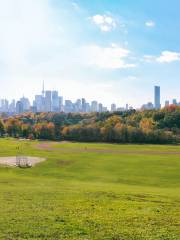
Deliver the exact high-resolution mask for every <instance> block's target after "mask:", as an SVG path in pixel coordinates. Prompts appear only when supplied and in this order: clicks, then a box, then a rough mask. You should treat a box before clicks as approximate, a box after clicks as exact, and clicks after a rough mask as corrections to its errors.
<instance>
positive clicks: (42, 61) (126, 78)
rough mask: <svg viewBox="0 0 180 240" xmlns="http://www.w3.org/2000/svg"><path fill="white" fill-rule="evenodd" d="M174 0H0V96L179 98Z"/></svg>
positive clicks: (179, 38) (120, 100)
mask: <svg viewBox="0 0 180 240" xmlns="http://www.w3.org/2000/svg"><path fill="white" fill-rule="evenodd" d="M179 9H180V1H179V0H171V1H169V0H156V1H155V0H151V1H146V0H138V1H134V0H111V1H110V0H91V1H89V0H72V1H71V0H26V1H24V0H6V1H4V0H0V36H1V37H0V84H1V88H0V98H4V97H7V98H9V99H12V98H16V99H17V98H19V97H21V96H22V94H24V95H26V96H28V97H29V98H31V99H32V98H33V95H34V94H36V93H39V92H40V91H41V86H42V81H43V80H45V86H46V88H47V89H58V90H59V91H60V93H61V95H63V96H64V97H65V98H66V99H72V100H75V99H76V98H80V97H85V98H87V100H89V101H92V100H94V99H97V100H98V101H99V102H102V103H104V104H105V105H110V104H111V103H112V102H114V103H116V104H117V105H118V106H124V105H125V104H126V103H129V104H130V105H133V106H134V107H138V106H140V105H141V104H143V103H146V102H148V101H153V87H154V85H160V86H161V89H162V103H163V102H164V101H165V99H170V100H171V99H172V98H177V99H178V100H180V98H179V93H180V91H179V89H180V80H179V79H180V44H179V43H180V33H179V29H180V16H179Z"/></svg>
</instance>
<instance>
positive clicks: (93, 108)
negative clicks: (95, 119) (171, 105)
mask: <svg viewBox="0 0 180 240" xmlns="http://www.w3.org/2000/svg"><path fill="white" fill-rule="evenodd" d="M91 111H92V112H97V111H98V102H97V101H92V102H91Z"/></svg>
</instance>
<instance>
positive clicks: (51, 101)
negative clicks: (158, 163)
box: [0, 84, 180, 115]
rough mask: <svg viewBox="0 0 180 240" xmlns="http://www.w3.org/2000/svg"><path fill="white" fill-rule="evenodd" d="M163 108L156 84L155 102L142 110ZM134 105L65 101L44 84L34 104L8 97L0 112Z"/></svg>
mask: <svg viewBox="0 0 180 240" xmlns="http://www.w3.org/2000/svg"><path fill="white" fill-rule="evenodd" d="M170 104H171V103H170V102H169V101H166V102H165V106H169V105H170ZM172 104H174V105H179V106H180V103H178V102H177V100H176V99H174V100H173V101H172ZM160 108H161V92H160V87H159V86H155V88H154V104H153V103H152V102H149V103H147V104H144V105H143V106H142V107H141V109H142V110H150V109H160ZM131 109H133V107H129V105H128V104H126V106H125V107H117V106H116V104H114V103H113V104H111V108H110V109H109V110H108V108H107V107H105V106H103V104H102V103H98V102H97V101H92V102H91V103H89V102H87V101H86V99H85V98H82V99H77V100H76V101H75V102H72V101H71V100H65V101H63V97H62V96H60V95H59V93H58V91H50V90H48V91H45V90H44V84H43V90H42V93H41V94H39V95H35V99H34V101H33V104H31V103H30V101H29V99H28V98H26V97H24V96H23V97H22V98H20V99H19V100H18V101H15V100H12V101H11V102H9V101H8V100H7V99H1V100H0V112H1V113H2V112H4V113H9V114H10V115H13V114H20V113H24V112H34V113H36V112H65V113H70V112H71V113H78V112H81V113H88V112H106V111H111V112H115V111H127V110H131Z"/></svg>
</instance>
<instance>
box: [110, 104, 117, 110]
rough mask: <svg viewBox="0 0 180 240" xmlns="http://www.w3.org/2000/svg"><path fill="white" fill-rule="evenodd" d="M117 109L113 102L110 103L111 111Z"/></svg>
mask: <svg viewBox="0 0 180 240" xmlns="http://www.w3.org/2000/svg"><path fill="white" fill-rule="evenodd" d="M116 110H117V109H116V104H115V103H112V104H111V112H115V111H116Z"/></svg>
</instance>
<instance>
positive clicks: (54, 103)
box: [52, 91, 60, 112]
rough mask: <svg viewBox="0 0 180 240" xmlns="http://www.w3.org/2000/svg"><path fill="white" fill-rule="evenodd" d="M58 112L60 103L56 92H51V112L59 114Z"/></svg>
mask: <svg viewBox="0 0 180 240" xmlns="http://www.w3.org/2000/svg"><path fill="white" fill-rule="evenodd" d="M59 110H60V103H59V96H58V91H52V111H53V112H59Z"/></svg>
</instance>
